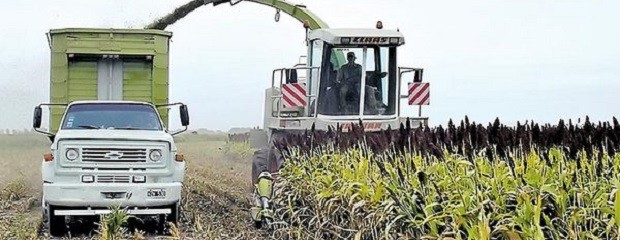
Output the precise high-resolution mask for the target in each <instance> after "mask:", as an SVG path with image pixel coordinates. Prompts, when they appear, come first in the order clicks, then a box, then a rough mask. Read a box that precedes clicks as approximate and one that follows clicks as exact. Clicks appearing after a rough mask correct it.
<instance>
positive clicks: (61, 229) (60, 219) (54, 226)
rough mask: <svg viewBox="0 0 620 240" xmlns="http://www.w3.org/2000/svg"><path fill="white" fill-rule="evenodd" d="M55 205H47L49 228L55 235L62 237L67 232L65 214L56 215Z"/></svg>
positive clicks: (51, 233)
mask: <svg viewBox="0 0 620 240" xmlns="http://www.w3.org/2000/svg"><path fill="white" fill-rule="evenodd" d="M54 210H55V207H54V206H52V205H49V206H48V207H47V212H46V216H45V217H46V218H45V220H46V221H47V230H48V232H49V234H50V235H51V236H53V237H62V236H64V235H65V234H67V224H66V223H65V216H56V215H54Z"/></svg>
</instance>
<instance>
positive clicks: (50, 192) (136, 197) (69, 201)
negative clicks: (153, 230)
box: [43, 182, 182, 214]
mask: <svg viewBox="0 0 620 240" xmlns="http://www.w3.org/2000/svg"><path fill="white" fill-rule="evenodd" d="M181 188H182V184H181V183H179V182H175V183H139V184H136V183H129V184H98V183H88V184H85V183H79V184H66V183H44V184H43V201H44V204H46V205H54V206H56V207H62V208H63V209H67V210H69V209H73V208H79V209H86V210H88V209H95V208H108V207H111V206H116V205H120V206H121V207H128V208H129V209H131V208H134V211H133V212H134V213H133V214H160V213H152V211H138V210H139V209H138V208H144V210H148V209H151V208H153V207H161V206H170V205H173V204H176V203H177V202H179V201H180V199H181ZM152 210H154V209H152ZM168 210H169V209H168ZM57 211H59V210H57ZM101 211H106V209H101ZM101 213H105V212H101ZM163 213H166V212H163ZM167 213H169V212H167ZM93 214H100V213H99V212H97V213H95V212H93ZM130 214H132V213H130Z"/></svg>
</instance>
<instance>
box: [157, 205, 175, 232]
mask: <svg viewBox="0 0 620 240" xmlns="http://www.w3.org/2000/svg"><path fill="white" fill-rule="evenodd" d="M170 210H171V212H170V214H168V215H166V214H161V215H159V223H158V224H159V226H158V229H157V232H158V233H159V234H164V233H165V232H166V229H167V228H168V223H169V222H170V223H173V224H174V225H176V227H177V228H178V227H179V203H176V204H174V205H171V206H170Z"/></svg>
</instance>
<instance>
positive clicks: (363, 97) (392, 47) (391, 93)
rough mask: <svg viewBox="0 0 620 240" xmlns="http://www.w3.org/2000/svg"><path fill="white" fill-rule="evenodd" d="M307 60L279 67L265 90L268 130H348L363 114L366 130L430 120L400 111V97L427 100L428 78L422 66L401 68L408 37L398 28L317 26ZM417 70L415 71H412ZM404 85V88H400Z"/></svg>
mask: <svg viewBox="0 0 620 240" xmlns="http://www.w3.org/2000/svg"><path fill="white" fill-rule="evenodd" d="M307 40H308V57H307V61H306V63H305V64H297V65H295V66H294V67H292V68H280V69H276V70H274V71H273V73H272V79H271V87H270V88H268V89H267V91H266V94H265V116H264V129H266V130H269V131H274V130H276V131H278V130H282V131H286V132H290V131H303V130H306V129H310V128H311V127H312V126H313V125H314V128H315V129H322V130H326V129H327V128H328V126H332V127H336V126H340V127H342V129H343V131H347V130H348V128H349V127H348V126H350V125H351V124H352V123H358V122H359V121H360V120H362V122H363V124H364V129H365V130H366V131H377V130H381V129H387V128H388V127H391V128H392V129H395V128H398V127H399V126H400V124H401V123H404V122H405V121H410V122H411V126H415V127H417V126H420V124H423V125H426V124H427V120H428V118H426V117H423V116H422V112H421V107H420V111H419V113H418V116H416V117H408V118H407V117H401V114H400V110H401V103H403V102H404V101H402V99H403V98H406V99H407V100H408V101H407V102H406V103H409V105H420V106H421V105H426V104H428V102H429V101H428V84H427V83H424V82H422V72H423V70H422V69H420V68H399V67H398V66H397V49H398V47H400V46H402V45H403V44H404V43H405V39H404V36H403V35H402V34H401V33H400V32H399V31H396V30H384V29H329V28H328V29H316V30H311V31H309V33H308V39H307ZM411 76H413V77H411ZM401 91H402V92H404V94H401Z"/></svg>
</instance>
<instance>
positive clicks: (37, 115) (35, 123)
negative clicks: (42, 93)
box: [32, 106, 43, 129]
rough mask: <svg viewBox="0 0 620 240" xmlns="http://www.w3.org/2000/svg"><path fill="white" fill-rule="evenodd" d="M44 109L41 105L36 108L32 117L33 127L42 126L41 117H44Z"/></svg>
mask: <svg viewBox="0 0 620 240" xmlns="http://www.w3.org/2000/svg"><path fill="white" fill-rule="evenodd" d="M42 115H43V114H42V110H41V106H36V107H35V108H34V116H33V119H32V127H33V128H34V129H37V128H40V127H41V117H42Z"/></svg>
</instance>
